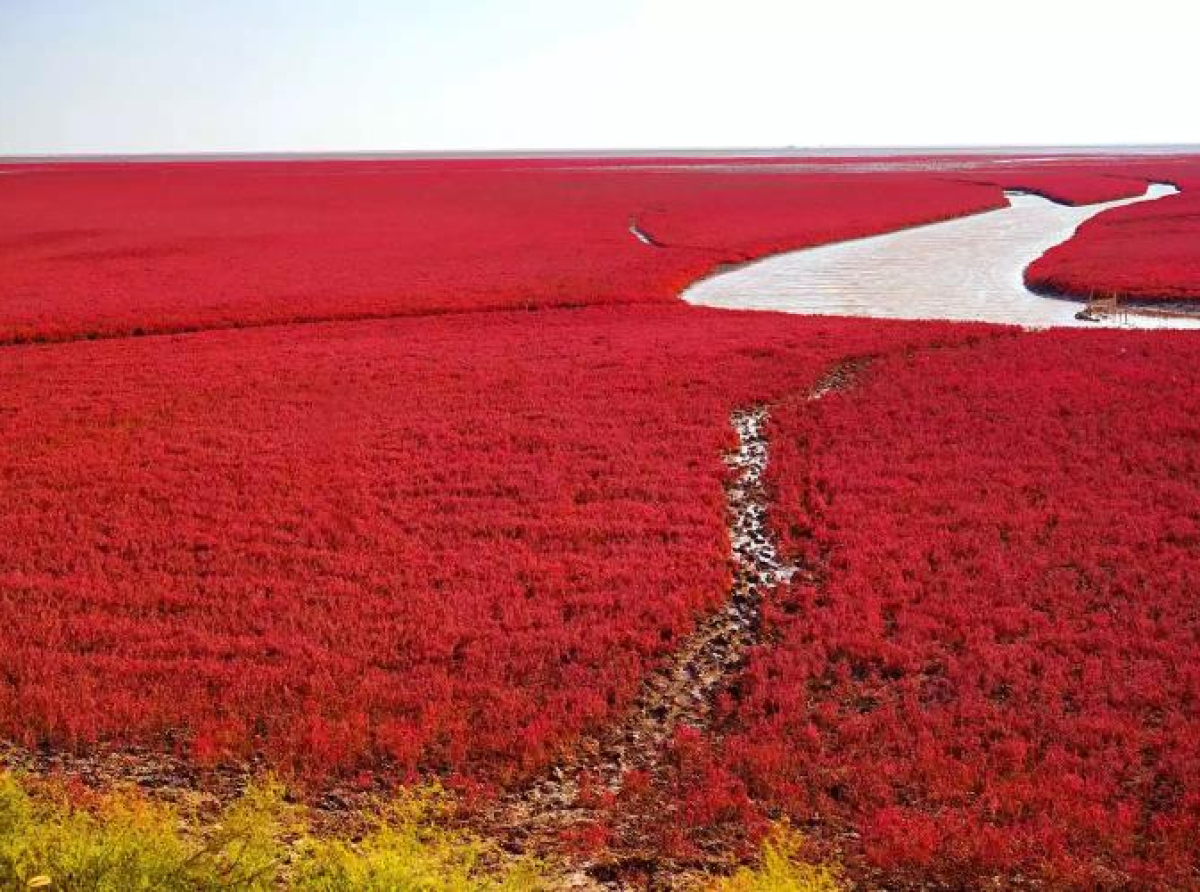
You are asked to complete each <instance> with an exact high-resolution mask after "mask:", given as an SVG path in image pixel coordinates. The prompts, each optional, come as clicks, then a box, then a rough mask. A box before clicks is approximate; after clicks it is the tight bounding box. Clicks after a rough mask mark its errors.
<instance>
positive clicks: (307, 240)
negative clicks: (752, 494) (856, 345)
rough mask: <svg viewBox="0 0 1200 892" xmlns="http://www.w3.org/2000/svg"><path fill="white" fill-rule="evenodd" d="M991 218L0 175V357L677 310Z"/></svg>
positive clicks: (835, 191) (771, 183) (227, 168)
mask: <svg viewBox="0 0 1200 892" xmlns="http://www.w3.org/2000/svg"><path fill="white" fill-rule="evenodd" d="M848 183H851V184H852V185H851V186H850V187H849V188H848ZM1003 202H1004V199H1003V196H1001V195H1000V192H999V190H998V189H997V188H996V187H994V186H987V185H979V184H972V183H963V182H953V181H949V180H939V179H936V178H934V177H932V176H930V175H928V174H909V173H879V174H871V175H857V176H854V177H853V179H852V180H849V181H848V180H847V179H846V176H845V175H839V174H820V173H814V174H794V173H791V174H788V173H783V174H774V173H763V172H744V171H743V172H736V173H730V172H728V171H726V172H718V173H712V172H707V171H705V170H702V169H701V170H694V169H681V170H675V171H671V170H668V171H661V170H642V171H638V170H626V169H621V168H619V167H613V166H611V165H610V166H602V167H599V168H596V169H589V168H583V167H578V166H575V167H566V168H561V169H559V168H556V167H553V166H549V165H534V164H526V165H512V166H510V167H499V168H497V167H496V166H495V165H482V164H478V163H470V162H461V163H460V162H440V163H433V162H429V163H423V164H422V163H416V164H404V163H397V162H390V163H383V162H374V163H372V162H340V163H334V162H330V163H323V164H322V163H308V164H297V163H290V164H289V163H276V164H270V163H259V164H250V163H245V164H173V165H170V164H156V165H95V166H92V165H75V166H60V167H49V168H37V167H33V168H29V169H28V170H22V171H21V172H20V175H17V176H3V177H0V341H10V342H11V341H14V340H59V339H68V338H78V337H84V336H95V335H101V336H105V335H113V334H123V333H144V332H163V331H180V330H187V329H196V328H214V327H236V326H245V325H261V324H265V323H279V322H289V321H298V320H319V319H353V318H362V317H380V316H399V315H416V314H427V313H440V312H449V311H464V310H495V309H533V308H539V307H540V308H545V307H556V306H581V305H590V304H614V303H630V302H646V301H658V302H672V301H674V300H675V299H676V295H677V294H678V293H679V292H680V291H681V290H682V289H683V288H684V286H686V285H687V284H688V283H690V282H691V281H693V280H694V279H696V278H699V277H700V276H702V275H704V274H706V273H708V272H710V271H711V270H712V269H713V268H714V267H715V266H717V265H719V264H721V263H727V262H737V261H742V260H746V259H749V258H752V257H756V256H760V255H762V254H766V253H770V252H773V251H778V250H782V249H784V248H794V247H798V246H803V245H807V244H814V243H817V242H821V241H829V240H831V239H842V238H849V237H852V236H860V235H868V234H872V233H876V232H881V231H885V230H889V229H895V228H898V227H902V226H909V225H913V224H917V223H925V222H930V221H933V220H940V219H944V218H947V217H953V216H956V215H961V214H965V213H971V212H975V211H981V210H987V209H989V208H993V207H999V206H1002V205H1003ZM635 220H636V221H639V222H640V223H643V224H644V226H645V227H646V229H648V230H649V232H650V233H651V234H652V235H653V236H655V237H656V238H658V239H659V240H661V241H662V242H663V243H665V244H667V245H669V246H670V248H671V250H669V251H664V250H655V249H654V248H651V247H648V246H647V245H644V244H642V243H641V242H639V241H638V240H637V239H636V238H634V236H633V235H632V234H631V233H630V232H629V225H630V223H631V221H635Z"/></svg>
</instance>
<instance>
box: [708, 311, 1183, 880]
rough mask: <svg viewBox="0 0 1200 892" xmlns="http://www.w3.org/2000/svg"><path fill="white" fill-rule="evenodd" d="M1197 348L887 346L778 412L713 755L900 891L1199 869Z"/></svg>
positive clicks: (1055, 341) (1099, 340)
mask: <svg viewBox="0 0 1200 892" xmlns="http://www.w3.org/2000/svg"><path fill="white" fill-rule="evenodd" d="M1198 348H1200V340H1198V339H1197V338H1196V337H1195V336H1192V335H1185V334H1169V333H1154V334H1131V333H1128V332H1119V333H1090V332H1089V333H1055V334H1038V335H1024V336H1021V337H1019V338H1018V337H1009V338H1003V339H1000V340H991V341H987V342H984V343H982V344H979V345H975V346H974V347H972V348H971V349H953V350H946V351H923V352H919V353H917V354H915V355H912V356H910V357H908V358H904V357H897V358H892V359H889V360H887V361H885V362H879V363H877V364H876V365H875V366H874V367H873V368H872V370H871V373H870V374H869V377H868V378H867V379H866V381H865V383H863V384H862V385H861V386H859V387H858V388H857V389H854V390H851V391H848V392H845V393H841V394H837V395H831V396H829V397H827V398H825V399H824V400H822V401H821V402H820V403H817V404H803V403H793V404H790V405H789V406H787V407H786V408H784V409H781V410H780V411H778V412H777V413H776V415H775V423H774V425H773V437H774V441H773V442H774V443H775V447H774V448H775V453H774V461H775V464H774V465H773V468H772V474H773V477H774V479H775V480H776V485H777V488H778V489H777V491H778V494H779V500H778V504H777V506H776V509H775V511H776V513H775V523H776V524H777V526H778V528H779V530H780V534H781V536H783V537H784V539H785V541H786V542H787V543H788V545H789V547H790V548H791V549H792V550H793V552H794V553H796V554H799V555H802V556H803V557H804V559H805V560H806V561H808V562H810V563H811V564H812V565H814V566H816V567H818V568H820V570H821V572H820V574H819V578H818V580H817V581H816V582H814V583H813V584H811V585H807V586H805V585H797V586H792V587H791V588H790V589H788V590H784V591H782V592H780V593H779V595H778V597H777V598H776V599H775V600H774V601H773V603H772V605H771V609H770V627H771V640H772V642H773V643H772V646H771V647H770V648H769V649H765V650H763V651H762V652H760V653H759V654H758V655H757V657H756V658H755V659H754V660H753V663H752V665H751V667H750V668H749V670H748V672H747V673H746V676H745V679H744V682H743V686H742V695H741V698H740V699H739V700H738V702H737V704H736V708H735V709H734V710H733V714H732V717H731V721H732V723H733V725H734V728H735V733H734V737H733V739H732V740H731V742H730V744H729V748H728V751H729V754H730V755H729V757H728V758H729V762H730V764H731V765H732V766H734V767H735V768H736V769H737V770H738V772H739V773H740V774H741V776H742V777H743V778H744V779H745V780H746V782H747V785H748V790H749V791H750V793H751V795H752V796H754V797H755V798H757V799H758V800H759V801H761V802H764V803H767V804H768V805H769V806H773V807H778V808H781V809H783V810H784V811H786V812H787V813H789V814H791V815H792V816H793V817H794V818H795V819H796V820H798V821H801V822H806V823H807V822H810V821H816V822H817V823H816V826H817V827H818V828H819V829H818V830H815V831H814V832H818V833H823V834H827V839H828V840H830V841H832V840H834V839H837V838H838V837H839V835H840V833H839V831H847V830H854V831H856V832H857V833H860V834H861V839H859V838H857V837H856V838H854V839H853V840H852V841H850V842H848V843H847V842H846V840H845V839H843V840H842V842H843V843H844V844H847V845H849V846H850V850H851V851H853V852H855V853H856V855H857V856H858V857H861V858H863V859H865V860H864V862H863V863H862V864H861V865H860V868H859V869H860V870H864V871H867V873H868V875H869V873H870V871H871V870H872V869H873V870H876V871H878V872H879V874H880V875H882V876H883V877H885V878H889V879H888V882H889V883H892V884H894V883H896V882H899V881H901V880H902V879H903V878H905V877H907V878H908V879H910V880H914V881H915V880H917V879H921V880H923V881H931V880H941V881H944V882H946V883H949V884H950V885H952V886H959V885H967V886H975V885H977V884H981V883H986V881H987V879H988V878H989V877H992V876H996V875H1001V876H1008V877H1012V876H1016V875H1024V876H1028V877H1032V878H1037V879H1040V880H1043V881H1045V882H1048V883H1049V884H1050V885H1051V886H1053V887H1061V886H1065V885H1070V886H1078V887H1081V888H1096V887H1101V886H1132V887H1137V888H1147V887H1150V886H1165V887H1169V888H1184V887H1189V886H1191V885H1193V884H1194V882H1195V880H1196V877H1197V875H1198V871H1200V856H1198V855H1197V850H1196V847H1195V841H1196V839H1197V838H1198V835H1200V733H1198V731H1200V605H1198V603H1197V599H1196V593H1197V591H1200V452H1198V451H1197V448H1196V447H1197V443H1198V442H1200V421H1198V420H1197V419H1200V366H1198V365H1197V363H1196V361H1195V359H1196V351H1197V349H1198Z"/></svg>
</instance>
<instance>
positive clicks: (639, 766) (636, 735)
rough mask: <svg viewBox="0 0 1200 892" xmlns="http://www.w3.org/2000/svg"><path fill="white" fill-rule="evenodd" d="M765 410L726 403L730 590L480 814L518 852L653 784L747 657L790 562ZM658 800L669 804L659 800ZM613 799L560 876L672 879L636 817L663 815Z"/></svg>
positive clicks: (551, 843)
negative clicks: (612, 717) (625, 709)
mask: <svg viewBox="0 0 1200 892" xmlns="http://www.w3.org/2000/svg"><path fill="white" fill-rule="evenodd" d="M766 418H767V409H766V408H765V407H763V406H753V407H750V408H747V409H741V410H737V411H735V412H733V413H732V414H731V416H730V424H731V426H732V427H733V429H734V430H735V431H736V432H737V436H738V448H737V449H736V450H735V451H733V452H731V453H729V454H727V455H726V456H725V463H726V465H727V466H728V467H729V469H730V471H731V472H732V477H731V479H730V480H729V482H728V483H727V485H726V489H725V492H726V499H727V510H728V515H729V537H730V549H731V565H732V569H733V580H732V584H731V587H730V595H729V599H728V601H727V602H726V604H725V606H724V607H723V608H722V609H721V610H719V611H718V612H717V613H715V614H713V615H712V616H710V617H709V618H708V619H706V620H704V621H703V622H702V623H700V625H699V627H698V628H697V630H696V631H695V632H694V633H692V634H691V635H690V636H688V638H687V639H685V640H684V641H683V643H682V645H681V646H680V647H679V648H678V649H677V650H676V651H675V652H674V653H673V654H672V655H671V657H670V658H669V660H668V661H667V663H666V665H665V666H663V668H661V669H659V670H658V671H657V672H655V673H654V674H652V675H651V676H650V677H649V678H648V679H647V681H646V683H645V684H644V686H643V689H642V692H641V694H640V695H639V697H638V698H637V701H636V702H635V704H634V705H633V707H632V709H631V710H630V711H629V713H628V715H627V716H626V717H625V718H624V719H623V720H622V721H621V722H620V723H618V724H617V725H616V726H614V727H613V728H612V729H610V730H609V731H608V732H607V733H605V734H604V735H603V736H602V737H601V738H599V739H591V740H585V741H584V742H583V743H582V744H581V746H580V747H579V751H578V755H576V756H575V757H574V758H572V759H570V760H567V761H565V762H562V763H559V764H557V765H555V766H553V767H552V768H551V770H550V771H549V772H547V774H546V775H545V776H544V777H542V778H541V779H539V780H538V781H536V782H535V783H534V784H532V785H531V786H529V787H528V788H526V789H525V790H522V791H519V792H517V793H515V794H513V795H511V796H508V797H505V798H503V799H502V800H501V801H500V802H499V803H498V805H497V806H496V808H495V809H494V810H493V811H492V812H491V813H490V814H489V815H488V816H487V818H486V824H487V825H488V826H489V829H491V832H493V833H494V834H496V835H497V836H498V837H500V838H502V839H505V840H506V842H507V844H508V845H509V846H510V847H512V848H514V849H516V850H519V851H522V852H528V851H532V852H545V851H547V850H554V849H556V848H559V847H560V846H561V842H562V839H563V837H564V836H569V835H570V833H571V831H572V830H573V829H578V828H580V827H581V826H586V825H587V824H589V823H590V822H594V821H595V820H596V819H597V817H599V816H601V811H602V803H603V802H604V801H605V800H611V798H612V797H619V796H620V794H621V792H622V789H623V787H624V786H625V785H626V784H627V783H630V784H632V785H637V786H641V785H645V784H649V785H650V786H655V785H658V786H661V785H662V784H663V782H664V778H663V775H664V763H665V758H666V756H667V755H668V753H669V750H670V746H671V739H672V737H673V735H674V734H675V733H676V731H677V730H679V729H680V728H682V727H685V726H686V727H689V728H693V729H696V730H700V729H703V728H705V727H706V726H707V724H708V722H709V717H710V714H711V712H712V708H713V702H714V700H715V698H716V695H717V693H718V692H719V691H720V690H721V689H722V688H723V687H724V686H725V685H726V684H727V683H728V682H729V680H730V679H731V678H732V677H733V676H734V675H735V673H736V672H737V671H738V670H739V669H740V668H741V666H742V665H743V663H744V661H745V657H746V653H747V651H748V649H749V648H750V647H752V646H753V645H755V644H756V643H757V642H758V638H759V611H760V601H761V596H762V593H763V592H764V591H765V590H766V589H769V588H772V587H774V586H776V585H778V584H779V583H781V582H787V581H788V580H789V579H791V578H792V576H793V575H794V574H795V573H796V572H797V570H798V568H797V567H795V566H791V565H788V564H786V563H785V562H783V561H781V560H780V558H779V556H778V554H777V551H776V548H775V544H774V542H773V540H772V537H771V535H770V533H769V531H768V528H767V524H766V513H767V508H766V503H767V497H766V492H765V490H764V486H763V475H764V472H765V471H766V467H767V441H766V436H765V430H764V429H765V422H766ZM656 805H658V806H659V807H660V808H661V807H666V808H669V807H670V804H669V803H666V802H656ZM623 812H624V810H622V809H620V808H618V809H616V810H615V811H611V812H609V813H608V814H607V815H606V817H607V818H608V819H609V820H610V822H611V823H612V824H614V825H615V827H614V828H613V829H614V830H615V833H616V839H614V840H613V841H612V844H611V845H610V846H608V847H607V850H606V851H605V854H604V856H603V858H602V859H598V860H592V859H589V858H581V859H579V860H578V861H577V862H576V863H573V864H572V865H571V872H570V873H569V875H568V876H566V877H564V878H562V881H563V883H564V885H566V886H567V887H577V888H587V887H598V888H603V887H605V886H615V887H617V888H620V887H621V877H622V871H623V869H624V867H625V866H626V865H627V864H630V863H632V864H635V865H641V866H645V865H649V864H654V865H655V871H656V875H657V874H662V875H661V876H658V877H657V879H656V880H655V882H656V884H659V885H661V884H663V883H664V882H665V883H666V884H667V885H671V884H672V883H673V882H674V880H672V879H671V877H672V876H675V875H676V874H677V873H678V872H679V871H680V870H681V869H682V866H681V865H678V864H671V863H664V862H663V861H662V860H661V858H659V857H658V856H657V855H656V853H655V852H653V851H648V850H646V848H645V846H646V840H645V839H644V837H643V836H642V834H641V833H640V832H639V830H638V827H639V825H640V824H641V823H642V822H643V821H645V820H647V819H648V818H649V819H653V820H655V821H660V820H661V819H662V815H661V814H654V815H646V814H643V813H640V812H639V811H638V810H636V809H634V810H632V812H629V813H623Z"/></svg>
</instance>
